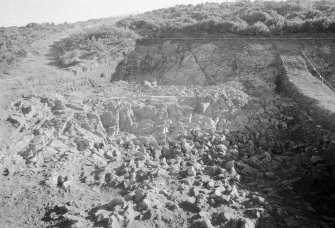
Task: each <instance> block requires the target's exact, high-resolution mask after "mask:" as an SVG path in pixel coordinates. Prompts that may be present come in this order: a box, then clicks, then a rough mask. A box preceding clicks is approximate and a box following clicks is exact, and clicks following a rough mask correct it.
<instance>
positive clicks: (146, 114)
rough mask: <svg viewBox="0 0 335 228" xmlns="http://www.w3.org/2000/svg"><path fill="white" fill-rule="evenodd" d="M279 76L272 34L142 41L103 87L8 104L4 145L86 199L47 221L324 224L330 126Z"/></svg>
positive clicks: (51, 181)
mask: <svg viewBox="0 0 335 228" xmlns="http://www.w3.org/2000/svg"><path fill="white" fill-rule="evenodd" d="M286 76H287V75H285V72H283V68H282V62H280V61H279V58H278V51H277V49H276V47H275V45H274V44H273V43H271V42H269V41H256V40H254V41H250V40H248V41H246V40H240V41H233V40H230V41H211V42H208V41H192V42H191V41H176V40H175V41H164V40H162V41H155V42H152V41H150V40H144V41H141V42H139V43H138V45H137V47H136V49H135V50H134V51H133V52H132V53H130V54H129V55H128V56H127V57H125V59H124V60H122V61H121V62H120V63H119V64H118V66H117V67H116V70H115V73H114V74H113V75H112V83H111V84H110V85H108V86H105V87H102V88H100V89H96V90H94V91H93V92H92V93H90V92H86V93H78V94H76V93H73V94H71V96H59V95H54V96H49V97H46V96H42V95H34V96H31V97H26V98H22V99H20V100H19V101H17V102H15V103H14V104H13V110H12V113H13V114H12V115H11V116H10V117H9V118H8V121H10V122H11V123H12V124H13V126H15V127H16V128H17V132H20V133H19V135H20V137H18V138H17V143H14V144H13V145H12V146H11V148H9V151H11V154H15V152H16V153H18V154H19V155H20V157H21V158H23V161H24V163H25V164H26V165H27V166H28V167H29V166H37V167H39V166H43V171H41V174H39V175H41V177H40V176H38V177H39V178H44V177H45V176H47V177H48V178H47V179H46V180H44V182H43V183H45V184H46V186H49V187H50V189H53V188H56V189H57V190H59V188H62V189H65V190H68V194H69V197H71V198H73V199H74V200H75V199H77V201H76V202H77V203H78V201H80V202H84V203H83V204H81V205H79V206H77V208H80V209H82V210H85V211H88V214H87V215H86V216H78V213H77V212H76V210H78V209H73V208H72V209H71V207H68V206H66V210H64V212H62V214H63V217H60V218H56V219H54V218H52V217H51V213H52V212H53V211H55V208H57V209H59V205H57V207H51V206H49V207H48V208H46V209H45V210H46V211H47V212H46V214H45V215H44V218H43V219H44V220H45V221H48V222H49V225H61V224H75V223H77V222H78V223H79V222H81V223H82V226H83V227H84V226H87V225H83V224H94V225H95V226H103V227H108V226H113V225H112V224H114V225H115V223H120V224H121V225H124V226H126V225H127V224H128V223H129V224H130V223H132V222H134V221H137V222H142V223H144V224H146V225H147V226H148V227H155V226H157V224H161V225H162V227H212V226H215V227H254V226H252V225H255V224H256V225H257V227H320V224H321V225H322V226H323V227H331V226H332V225H333V223H334V218H333V217H332V216H333V214H332V213H333V212H334V209H335V207H334V200H335V197H334V195H332V194H333V190H334V186H333V183H334V180H333V177H334V168H333V167H334V166H333V164H332V162H333V160H332V159H329V158H331V156H332V153H333V150H334V147H333V146H334V144H333V142H332V140H334V138H332V137H333V133H332V132H331V131H329V130H326V129H325V128H323V127H322V126H321V125H318V123H317V122H316V121H314V120H313V119H312V118H311V117H310V116H309V115H308V112H306V111H304V110H303V109H301V108H300V106H299V104H298V103H297V102H296V101H295V100H294V97H293V99H292V96H291V94H294V93H290V91H291V90H287V89H285V85H287V84H285V83H286V81H285V80H286V78H287V77H286ZM290 88H291V87H290ZM292 88H293V87H292ZM290 96H291V97H290ZM16 159H17V158H16ZM20 165H22V166H23V164H20ZM11 173H12V169H9V168H8V167H6V175H10V174H11ZM48 189H49V188H48ZM50 189H49V191H52V190H50ZM69 189H71V191H69ZM116 189H117V190H116ZM97 191H98V193H99V194H97ZM55 192H56V191H55ZM55 195H56V196H57V194H56V193H55ZM111 195H113V197H114V196H116V197H121V199H120V198H113V199H112V200H111V201H108V200H107V199H109V200H110V197H111ZM93 196H94V197H93ZM62 197H63V195H62ZM83 199H84V200H83ZM93 199H94V200H95V201H94V200H93ZM97 199H99V200H100V201H99V202H105V203H106V204H103V203H100V204H99V206H94V207H93V206H92V205H93V204H94V205H97V203H96V200H97ZM104 200H105V201H104ZM90 202H91V204H89V203H90ZM125 205H127V206H125ZM120 208H122V210H124V211H122V210H121V209H120ZM119 209H120V210H119ZM129 210H130V211H129ZM57 211H58V210H57ZM121 211H122V212H121ZM69 213H70V215H71V216H72V217H71V216H69V215H68V214H69ZM71 213H72V214H71ZM65 215H67V216H65ZM74 215H75V216H77V217H73V216H74ZM120 217H122V218H123V219H120ZM129 224H128V225H129Z"/></svg>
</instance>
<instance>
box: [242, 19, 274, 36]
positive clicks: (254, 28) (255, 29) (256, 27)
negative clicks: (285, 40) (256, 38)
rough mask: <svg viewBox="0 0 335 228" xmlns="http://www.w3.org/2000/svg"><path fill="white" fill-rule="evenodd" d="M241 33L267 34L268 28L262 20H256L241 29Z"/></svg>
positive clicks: (268, 32)
mask: <svg viewBox="0 0 335 228" xmlns="http://www.w3.org/2000/svg"><path fill="white" fill-rule="evenodd" d="M241 33H242V34H245V35H262V36H269V35H270V30H269V28H268V27H267V26H266V25H265V24H264V23H262V22H256V23H255V24H253V25H251V26H249V27H248V28H246V29H244V30H242V31H241Z"/></svg>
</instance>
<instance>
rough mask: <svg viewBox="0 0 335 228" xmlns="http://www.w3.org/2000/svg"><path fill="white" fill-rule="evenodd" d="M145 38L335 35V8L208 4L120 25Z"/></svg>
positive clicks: (155, 13) (150, 14)
mask: <svg viewBox="0 0 335 228" xmlns="http://www.w3.org/2000/svg"><path fill="white" fill-rule="evenodd" d="M117 25H118V26H120V27H125V28H130V29H132V30H135V31H137V32H138V33H139V34H140V35H143V36H145V37H169V36H170V37H171V36H175V34H176V33H182V32H188V33H202V32H206V33H209V34H222V33H235V34H241V35H262V36H270V35H283V34H290V33H300V32H320V31H332V32H334V31H335V6H332V5H323V4H321V3H320V2H317V3H315V4H314V5H313V6H312V7H308V8H307V7H305V6H304V4H300V3H298V1H287V2H274V1H271V2H264V3H257V2H255V3H252V2H248V1H244V2H240V3H235V4H232V3H221V4H220V3H205V4H199V5H196V6H194V5H177V6H175V7H171V8H166V9H160V10H154V11H151V12H147V13H144V14H141V15H138V16H134V17H128V18H126V19H123V20H120V21H118V22H117Z"/></svg>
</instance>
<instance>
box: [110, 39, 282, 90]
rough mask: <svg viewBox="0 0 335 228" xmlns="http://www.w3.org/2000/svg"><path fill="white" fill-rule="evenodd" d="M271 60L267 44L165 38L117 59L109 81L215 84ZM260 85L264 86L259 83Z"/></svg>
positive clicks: (262, 67) (260, 67) (266, 65)
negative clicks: (113, 72)
mask: <svg viewBox="0 0 335 228" xmlns="http://www.w3.org/2000/svg"><path fill="white" fill-rule="evenodd" d="M274 62H275V52H274V50H273V47H272V45H271V44H268V45H261V44H251V45H249V44H248V45H243V44H238V45H237V44H235V43H229V41H227V43H226V44H225V45H222V43H215V42H211V43H201V42H199V43H192V44H189V43H187V42H177V41H176V42H171V41H166V42H164V43H160V44H149V45H146V44H144V45H143V46H139V47H138V48H137V49H136V50H135V51H134V52H133V53H131V54H130V55H129V56H128V57H127V58H126V59H124V60H123V61H121V63H120V64H119V65H118V67H117V69H116V72H115V74H114V75H113V77H112V80H113V81H117V80H127V81H144V80H148V81H155V80H157V82H158V84H163V85H216V84H220V83H225V82H228V81H231V80H235V79H236V76H237V75H239V74H240V73H241V72H243V73H244V72H246V71H249V72H250V74H252V71H257V73H259V71H263V70H265V69H267V70H269V69H268V68H269V67H270V68H271V64H272V63H274ZM272 75H273V72H271V74H268V76H265V77H266V78H267V79H270V80H271V76H272ZM269 77H270V78H269ZM246 79H248V77H246V78H245V80H246ZM254 81H255V78H254ZM260 81H262V79H260V80H258V81H257V82H256V81H255V82H256V84H257V83H258V84H259V83H260ZM272 81H274V79H273V78H272ZM262 86H263V87H264V86H267V85H266V83H264V82H263V84H262Z"/></svg>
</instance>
